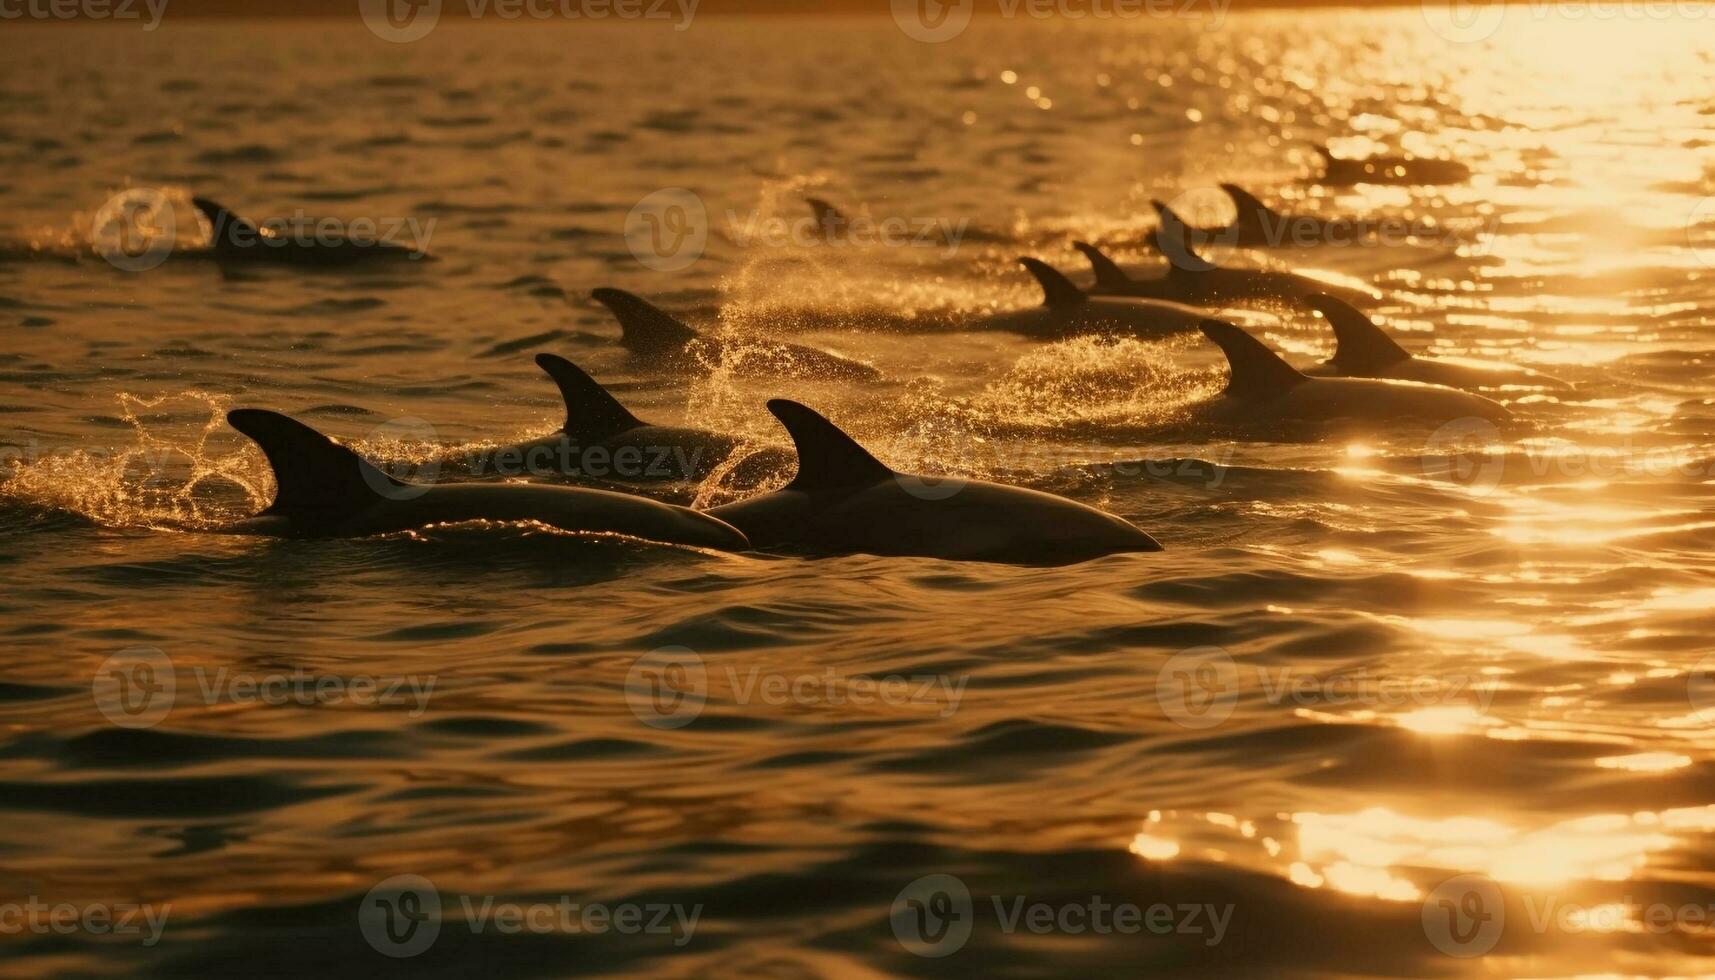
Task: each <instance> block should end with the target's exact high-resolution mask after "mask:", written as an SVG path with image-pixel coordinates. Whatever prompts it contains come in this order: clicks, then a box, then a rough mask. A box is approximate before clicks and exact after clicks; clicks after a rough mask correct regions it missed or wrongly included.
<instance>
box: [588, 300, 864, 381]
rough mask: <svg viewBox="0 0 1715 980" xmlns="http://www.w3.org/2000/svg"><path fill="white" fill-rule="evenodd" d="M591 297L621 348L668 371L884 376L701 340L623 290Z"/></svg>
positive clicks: (778, 351)
mask: <svg viewBox="0 0 1715 980" xmlns="http://www.w3.org/2000/svg"><path fill="white" fill-rule="evenodd" d="M590 296H591V297H593V298H594V299H595V300H596V301H598V302H600V303H601V304H602V305H603V306H606V307H607V308H608V309H609V310H612V311H613V315H614V317H615V318H617V319H618V320H619V326H620V331H621V333H620V338H619V342H620V344H622V345H624V347H625V349H626V350H628V351H630V352H631V353H633V354H635V355H637V356H639V357H643V358H648V359H650V360H654V361H658V362H660V364H661V366H663V367H673V368H678V369H681V370H690V371H699V372H702V373H705V374H706V373H708V372H709V371H712V370H714V368H715V367H717V366H720V367H725V368H729V369H731V370H733V371H734V372H736V373H738V374H743V375H754V376H760V377H769V378H775V377H781V376H786V377H795V378H837V379H845V380H849V381H879V380H881V372H880V371H877V370H876V369H875V368H873V367H871V366H870V365H868V364H865V363H863V362H862V361H854V360H851V359H850V358H845V357H841V356H839V355H838V354H830V353H828V352H827V351H823V350H817V349H816V348H814V347H805V346H803V345H802V344H783V343H780V342H778V341H772V340H744V341H729V340H725V339H723V338H720V337H704V336H701V335H700V334H698V333H697V332H696V331H695V330H692V329H691V328H690V327H688V326H686V325H685V324H684V323H682V322H680V321H679V320H678V319H676V318H674V317H673V316H672V315H671V314H668V313H666V312H665V311H663V310H661V309H660V308H659V307H656V306H654V305H652V304H650V303H649V302H647V301H645V300H643V299H642V298H640V297H638V296H634V295H632V294H631V293H628V292H626V291H625V290H623V289H609V288H606V287H603V288H601V289H596V290H592V291H591V292H590Z"/></svg>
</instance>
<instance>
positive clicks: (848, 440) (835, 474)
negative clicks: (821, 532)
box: [768, 398, 893, 491]
mask: <svg viewBox="0 0 1715 980" xmlns="http://www.w3.org/2000/svg"><path fill="white" fill-rule="evenodd" d="M768 410H769V411H770V412H773V413H774V417H775V418H777V419H779V420H780V424H781V425H784V426H785V427H786V432H787V434H788V435H790V436H791V437H792V444H793V445H794V446H795V447H797V449H798V475H797V476H795V477H793V478H792V482H791V483H789V484H787V485H786V489H788V490H806V491H808V490H833V489H839V488H848V487H866V486H869V485H870V484H872V483H877V482H880V481H882V480H885V479H887V478H889V477H891V476H893V471H892V470H890V469H888V468H887V467H886V466H885V465H883V463H882V462H881V460H879V459H876V458H875V457H874V456H871V455H870V454H869V450H867V449H865V448H863V447H862V446H860V445H858V444H857V441H856V440H855V439H853V438H852V437H851V436H848V435H846V434H845V433H844V432H842V431H840V427H839V426H837V425H835V424H834V423H832V422H829V421H828V420H827V419H825V418H823V417H822V416H820V415H818V414H817V413H816V412H815V411H813V410H811V409H808V408H805V407H804V406H803V405H800V404H798V403H797V402H794V401H788V400H786V399H784V398H775V399H773V400H771V401H770V402H769V403H768Z"/></svg>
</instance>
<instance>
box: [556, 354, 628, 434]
mask: <svg viewBox="0 0 1715 980" xmlns="http://www.w3.org/2000/svg"><path fill="white" fill-rule="evenodd" d="M536 366H537V367H539V368H541V369H542V370H544V371H546V372H548V377H550V378H553V379H554V383H555V384H557V385H559V386H560V397H561V398H563V399H564V400H565V402H566V424H565V425H564V426H562V427H561V428H562V430H563V431H564V432H565V433H566V434H567V435H570V436H576V437H577V438H579V439H606V438H607V437H608V436H611V435H614V434H616V433H620V432H625V431H626V430H628V429H635V428H638V427H639V426H643V425H646V424H648V423H646V422H644V421H642V420H641V419H639V418H638V417H637V416H635V415H633V414H631V413H630V412H628V411H626V408H625V406H624V405H621V404H620V403H619V400H618V399H616V398H614V397H613V396H612V395H610V394H608V391H607V389H606V388H603V387H602V386H601V385H600V384H597V383H596V380H595V379H594V378H592V377H590V376H589V375H588V374H586V373H585V372H584V369H583V368H580V367H578V366H577V365H576V364H573V363H572V362H571V361H568V360H566V359H565V358H563V357H560V356H559V355H557V354H537V355H536Z"/></svg>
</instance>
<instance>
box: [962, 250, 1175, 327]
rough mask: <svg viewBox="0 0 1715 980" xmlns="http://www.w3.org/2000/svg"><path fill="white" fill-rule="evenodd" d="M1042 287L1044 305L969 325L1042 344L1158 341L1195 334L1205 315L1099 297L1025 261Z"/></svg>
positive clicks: (1170, 305) (1159, 303)
mask: <svg viewBox="0 0 1715 980" xmlns="http://www.w3.org/2000/svg"><path fill="white" fill-rule="evenodd" d="M1018 261H1019V264H1020V265H1022V266H1024V268H1025V269H1027V270H1029V272H1030V274H1031V275H1032V276H1035V277H1036V282H1037V283H1038V284H1039V285H1041V287H1042V305H1041V306H1032V307H1027V308H1025V309H1022V310H1007V311H1005V312H1001V313H990V314H985V315H984V316H982V317H979V318H978V319H976V320H975V321H972V322H970V323H968V324H966V325H965V326H966V329H972V330H1003V331H1007V332H1009V333H1017V334H1023V335H1024V336H1026V337H1034V338H1036V339H1038V340H1058V339H1061V338H1064V337H1074V336H1078V335H1081V334H1121V335H1124V336H1129V337H1136V338H1138V339H1140V340H1158V339H1161V338H1163V337H1171V336H1174V335H1176V334H1185V333H1190V332H1191V331H1193V330H1196V329H1197V323H1198V321H1200V320H1201V319H1202V318H1203V316H1204V313H1203V311H1202V310H1197V309H1193V308H1191V307H1189V306H1184V305H1181V304H1179V303H1170V302H1166V301H1163V300H1156V299H1150V298H1146V297H1124V298H1120V297H1115V296H1094V295H1090V294H1088V293H1085V292H1084V291H1083V290H1082V289H1079V288H1078V287H1077V286H1075V285H1073V284H1072V280H1070V279H1067V278H1066V277H1065V276H1063V275H1061V274H1060V272H1059V271H1058V270H1056V269H1055V268H1054V267H1053V266H1051V265H1049V264H1048V263H1046V262H1042V261H1040V260H1038V259H1032V258H1021V259H1019V260H1018Z"/></svg>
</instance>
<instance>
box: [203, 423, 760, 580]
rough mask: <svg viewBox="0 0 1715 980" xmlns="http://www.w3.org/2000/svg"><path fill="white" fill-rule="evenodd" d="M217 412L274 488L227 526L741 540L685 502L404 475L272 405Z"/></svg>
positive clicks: (719, 542) (301, 533)
mask: <svg viewBox="0 0 1715 980" xmlns="http://www.w3.org/2000/svg"><path fill="white" fill-rule="evenodd" d="M226 420H227V421H228V422H229V423H231V425H232V427H233V428H235V429H237V430H238V431H239V432H242V433H244V434H245V435H247V436H249V437H250V438H251V439H253V440H255V442H256V444H257V445H258V446H260V447H262V452H263V454H265V455H266V456H267V457H268V465H269V466H271V467H272V468H273V470H274V484H275V488H276V489H275V493H274V502H273V504H271V505H270V506H269V507H268V508H267V509H266V510H264V511H262V512H261V513H260V514H257V515H256V516H254V517H251V518H248V519H246V520H243V521H240V522H238V523H237V524H236V525H233V526H232V527H230V528H228V529H227V530H228V531H229V532H231V533H235V534H265V535H273V536H276V537H358V536H362V535H369V534H385V533H388V532H391V531H405V530H410V529H412V528H419V527H425V526H427V525H430V524H443V523H450V522H459V521H536V522H538V523H541V524H546V525H548V526H550V527H556V528H559V529H561V530H565V531H588V532H599V533H613V534H626V535H630V536H632V537H637V538H645V539H647V540H650V541H660V542H664V543H667V544H682V545H695V546H698V547H705V548H722V549H726V550H729V551H742V550H746V549H747V548H748V542H747V541H746V540H745V538H744V535H743V534H742V533H740V532H739V531H737V530H736V529H734V528H733V527H732V526H731V525H728V524H726V523H724V522H722V521H720V520H718V519H716V518H713V517H709V516H708V515H707V514H702V513H699V512H697V511H694V510H691V509H689V508H687V507H675V506H673V505H671V504H663V503H659V502H657V501H654V500H648V499H645V498H643V497H634V496H631V495H630V494H623V493H611V492H609V491H606V490H588V489H584V488H581V487H548V486H530V485H526V484H521V483H449V484H442V485H438V486H427V485H422V484H412V483H404V482H402V481H399V480H395V479H393V478H392V477H390V476H388V475H387V474H385V473H383V472H381V471H380V470H379V469H376V468H375V467H374V466H373V465H371V464H370V463H369V462H368V461H366V460H364V459H363V458H362V457H361V456H359V455H357V454H356V453H354V452H352V451H351V450H350V449H347V448H346V447H344V446H342V445H340V444H339V443H337V442H334V441H333V440H331V439H329V438H328V437H327V436H324V435H322V434H321V433H320V432H317V431H316V430H314V429H312V428H310V427H309V426H307V425H305V424H303V423H302V422H299V421H297V420H296V419H293V418H289V417H287V416H285V415H281V414H279V413H278V412H268V411H263V410H261V409H254V408H241V409H237V410H235V411H232V412H228V413H227V415H226Z"/></svg>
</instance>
